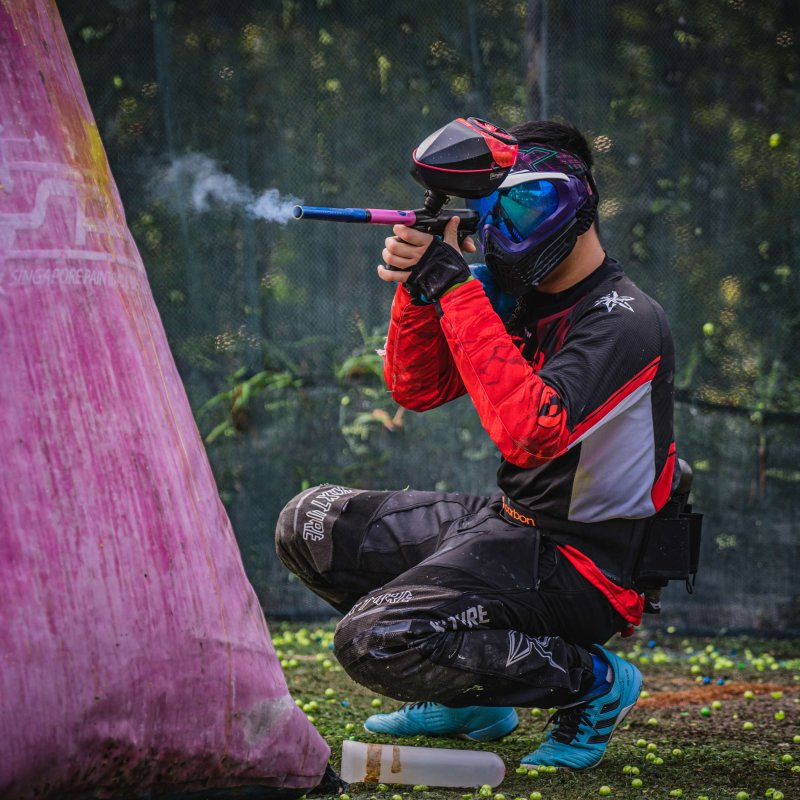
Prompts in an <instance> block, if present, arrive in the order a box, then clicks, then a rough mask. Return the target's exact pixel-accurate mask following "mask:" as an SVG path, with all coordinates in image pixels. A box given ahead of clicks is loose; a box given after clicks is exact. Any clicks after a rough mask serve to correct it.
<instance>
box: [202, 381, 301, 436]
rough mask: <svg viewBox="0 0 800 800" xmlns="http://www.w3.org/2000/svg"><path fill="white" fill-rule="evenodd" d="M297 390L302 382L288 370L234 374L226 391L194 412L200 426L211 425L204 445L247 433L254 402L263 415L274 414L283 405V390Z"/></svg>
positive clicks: (285, 394) (285, 393)
mask: <svg viewBox="0 0 800 800" xmlns="http://www.w3.org/2000/svg"><path fill="white" fill-rule="evenodd" d="M300 386H302V381H300V380H299V379H298V378H296V377H295V376H294V375H293V374H292V373H291V372H289V371H288V370H271V369H263V370H261V371H259V372H256V373H255V374H247V372H246V370H245V368H240V369H238V370H236V372H235V373H234V374H233V375H232V376H231V378H230V386H229V388H227V389H225V390H223V391H221V392H218V393H217V394H215V395H214V396H213V397H211V398H209V399H208V400H207V401H206V402H205V403H203V405H202V406H200V408H199V409H198V410H197V418H198V420H199V421H200V423H201V424H203V423H205V422H206V420H209V419H210V420H211V421H212V425H213V427H211V429H210V430H209V431H208V433H206V434H205V435H204V440H205V442H206V444H208V445H210V444H213V443H214V442H215V441H216V440H217V439H218V438H219V437H220V436H235V435H237V433H242V432H244V431H246V430H248V429H249V428H250V417H251V413H252V411H253V403H255V402H256V401H259V402H260V403H261V404H262V405H263V407H264V409H266V410H267V411H274V410H276V409H278V408H280V407H281V405H284V404H285V402H286V397H287V390H289V389H298V388H299V387H300ZM214 423H215V424H214Z"/></svg>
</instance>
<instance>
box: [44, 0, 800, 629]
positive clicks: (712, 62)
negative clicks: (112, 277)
mask: <svg viewBox="0 0 800 800" xmlns="http://www.w3.org/2000/svg"><path fill="white" fill-rule="evenodd" d="M58 5H59V9H60V11H61V14H62V16H63V18H64V23H65V25H66V27H67V30H68V33H69V34H70V38H71V41H72V45H73V48H74V51H75V55H76V58H77V61H78V65H79V68H80V70H81V74H82V76H83V80H84V82H85V85H86V89H87V92H88V95H89V98H90V101H91V102H92V105H93V109H94V112H95V116H96V118H97V120H98V125H99V126H100V130H101V135H102V137H103V141H104V143H105V146H106V149H107V152H108V155H109V159H110V162H111V166H112V169H113V171H114V174H115V177H116V180H117V183H118V185H119V187H120V191H121V192H122V196H123V200H124V203H125V207H126V210H127V214H128V221H129V224H130V226H131V228H132V230H133V233H134V236H135V237H136V240H137V243H138V245H139V247H140V249H141V251H142V256H143V259H144V262H145V264H146V266H147V268H148V273H149V276H150V281H151V284H152V286H153V290H154V293H155V295H156V300H157V302H158V304H159V308H160V311H161V314H162V317H163V320H164V324H165V327H166V330H167V333H168V336H169V337H170V342H171V346H172V349H173V352H174V354H175V357H176V360H177V362H178V366H179V369H180V370H181V374H182V376H183V378H184V380H185V382H186V386H187V389H188V392H189V396H190V399H191V401H192V403H193V407H194V408H195V410H196V414H197V419H198V424H199V426H200V429H201V432H202V433H203V435H204V436H206V437H207V442H208V448H209V454H210V457H211V460H212V463H213V465H214V469H215V473H216V477H217V481H218V483H219V487H220V491H221V493H222V496H223V499H224V501H225V503H226V506H227V508H228V510H229V513H230V515H231V518H232V521H233V524H234V528H235V530H236V533H237V536H238V538H239V542H240V544H241V547H242V551H243V553H244V556H245V563H246V567H247V569H248V572H249V574H250V577H251V579H252V580H253V582H254V584H255V586H256V589H257V591H258V592H259V594H260V596H261V598H262V601H263V603H264V605H265V608H266V609H267V613H268V614H269V615H270V616H273V617H276V616H298V615H313V614H320V613H328V611H329V609H328V607H327V606H325V605H324V604H323V603H321V602H320V601H318V600H316V599H315V598H313V597H312V596H311V595H310V594H309V593H308V592H306V590H305V589H303V588H302V587H300V586H299V585H298V584H296V583H293V582H292V581H291V580H290V578H289V576H288V574H287V573H286V571H285V570H284V568H283V567H282V566H281V565H280V564H278V563H277V562H276V559H275V556H274V550H273V544H272V529H273V525H274V521H275V518H276V516H277V514H278V511H279V510H280V508H281V507H282V506H283V504H284V503H285V502H286V501H287V500H288V499H289V497H291V496H292V495H293V494H294V493H296V492H297V491H299V490H300V489H301V488H302V487H303V486H305V485H311V484H314V483H316V482H320V481H334V482H346V483H351V484H355V485H359V486H369V487H385V488H388V487H402V486H406V485H413V486H414V487H416V488H433V487H438V488H446V489H449V490H464V491H489V490H490V489H491V488H492V487H493V485H494V470H495V468H496V465H497V455H496V451H495V450H494V447H493V446H492V445H491V443H490V442H489V440H488V439H487V437H486V436H485V434H484V433H483V432H482V429H481V428H480V425H479V423H478V422H477V420H476V418H475V414H474V412H473V410H472V408H471V406H470V404H469V401H468V400H462V401H458V402H456V403H454V404H453V405H452V407H451V408H443V409H439V410H437V411H434V412H429V413H427V414H424V415H419V414H413V413H408V414H405V415H400V417H397V416H396V414H397V408H396V406H393V404H392V403H391V401H390V400H389V398H388V397H387V395H386V393H385V391H384V389H383V386H382V383H381V381H380V379H379V378H378V376H377V373H376V369H377V364H378V362H377V356H376V355H375V352H374V351H375V349H376V348H377V347H379V346H380V344H381V341H382V339H383V335H384V334H385V330H386V326H387V317H388V308H389V304H390V300H391V289H390V288H389V287H388V286H386V285H385V284H382V283H381V282H380V281H378V280H377V279H376V278H375V276H374V266H375V264H376V263H377V262H378V259H379V254H380V249H381V246H382V241H383V237H384V236H385V235H387V233H388V231H387V230H384V229H382V228H378V227H371V226H353V225H336V224H332V223H319V222H295V221H292V222H288V223H287V222H285V221H283V222H277V221H274V220H275V219H276V217H277V218H280V219H282V220H285V218H286V216H287V214H286V209H287V207H288V206H289V205H291V203H292V202H293V199H294V198H296V199H300V200H302V201H304V202H306V203H310V204H318V205H342V206H372V207H387V208H393V207H394V208H409V207H414V206H418V205H420V203H421V189H420V187H419V186H418V185H417V184H415V183H414V181H413V179H412V178H411V177H410V176H409V174H408V168H409V165H410V152H411V150H412V148H413V147H414V146H415V145H416V144H418V143H419V142H420V141H421V140H422V139H423V138H424V137H425V136H426V135H427V134H428V133H430V132H431V131H433V130H434V129H436V128H438V127H440V126H441V125H443V124H445V123H446V122H448V121H450V120H451V119H453V118H455V117H457V116H462V115H465V114H475V115H478V116H484V117H486V118H488V119H491V120H492V121H495V122H497V123H498V124H501V125H505V126H508V125H511V124H513V123H515V122H519V121H522V120H524V119H526V118H529V117H539V116H541V117H545V116H552V117H554V118H559V119H562V120H566V121H569V122H572V123H574V124H576V125H578V126H579V127H580V128H582V129H583V130H584V131H585V132H586V133H587V135H588V137H589V139H590V140H591V141H592V143H593V145H594V148H595V151H596V160H597V163H596V168H595V172H596V176H597V182H598V185H599V188H600V193H601V206H600V217H601V235H602V238H603V241H604V243H605V244H606V246H607V249H608V251H609V252H610V253H611V254H612V255H614V256H615V257H617V258H618V259H619V260H620V261H621V262H622V263H623V265H624V266H625V267H626V269H627V270H628V272H629V273H630V274H631V276H632V277H633V278H634V280H636V281H637V282H638V283H639V284H640V285H641V286H642V288H644V289H645V290H646V291H648V292H650V293H651V294H653V295H654V296H655V297H656V298H657V299H658V300H659V301H660V302H661V303H662V305H664V307H665V308H666V310H667V313H668V314H669V316H670V319H671V320H672V324H673V329H674V334H675V339H676V347H677V355H678V372H677V376H676V382H677V386H678V392H679V404H678V409H677V433H678V436H679V439H678V447H679V454H680V455H681V456H682V457H683V458H685V459H686V460H688V461H689V462H690V463H692V464H693V465H694V467H695V471H696V480H695V487H696V491H695V500H696V506H697V507H698V508H700V509H701V510H702V511H704V512H705V513H706V526H705V537H704V542H703V554H702V571H701V573H700V576H699V578H698V582H697V587H696V592H695V595H694V597H692V598H689V597H688V596H687V595H686V594H685V593H684V592H683V590H682V589H680V590H679V589H678V588H677V587H674V586H673V587H670V590H669V592H668V599H669V602H668V603H667V606H668V609H667V611H666V613H665V614H664V615H663V616H662V618H661V621H662V622H663V624H665V625H667V624H676V625H677V624H679V625H681V626H683V627H684V628H694V629H707V630H719V629H722V628H727V629H743V628H748V629H754V628H760V629H764V630H769V631H771V632H776V631H789V630H792V631H794V632H797V631H798V630H800V627H798V626H800V623H798V618H799V617H800V600H798V597H799V595H798V589H797V588H796V585H795V582H794V581H793V580H792V578H793V571H794V565H795V564H796V563H797V562H798V558H799V557H800V545H799V544H798V541H800V537H798V535H797V534H798V520H797V516H798V494H799V492H800V471H798V466H797V464H798V453H799V452H800V446H798V430H799V427H798V419H800V417H798V412H800V369H798V367H800V347H798V345H799V344H800V337H798V329H799V328H800V300H799V299H798V293H797V263H796V252H795V247H796V242H797V241H798V222H797V217H798V214H797V211H798V202H797V199H796V198H797V196H798V191H799V190H800V113H798V112H799V111H800V102H798V100H799V98H800V54H799V53H798V42H797V38H798V37H800V10H798V8H799V7H798V6H797V4H796V3H794V2H779V1H778V0H764V2H759V3H751V2H745V1H744V0H728V2H724V1H723V0H691V1H690V0H666V1H665V2H660V3H652V2H649V0H638V1H637V2H633V1H631V2H611V1H610V0H597V2H592V3H573V2H556V1H555V0H553V1H552V2H549V3H547V2H538V1H536V0H529V1H528V2H511V0H483V1H482V2H481V1H479V0H459V2H455V0H453V1H451V2H442V3H427V2H419V1H418V0H413V1H412V0H410V1H409V2H403V3H392V4H390V3H385V4H376V3H374V2H371V1H370V0H308V2H300V0H282V1H280V2H279V1H278V0H260V2H255V0H252V1H251V2H234V1H232V0H228V2H205V0H198V1H197V2H193V3H178V2H166V0H152V2H145V1H144V0H106V2H97V0H91V1H90V0H61V2H59V3H58Z"/></svg>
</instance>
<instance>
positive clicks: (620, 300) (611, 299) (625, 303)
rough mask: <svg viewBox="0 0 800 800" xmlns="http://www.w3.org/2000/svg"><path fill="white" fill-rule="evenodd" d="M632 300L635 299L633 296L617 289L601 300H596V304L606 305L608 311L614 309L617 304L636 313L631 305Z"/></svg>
mask: <svg viewBox="0 0 800 800" xmlns="http://www.w3.org/2000/svg"><path fill="white" fill-rule="evenodd" d="M630 300H633V298H632V297H627V296H626V295H624V294H617V291H616V289H615V290H614V291H613V292H611V294H607V295H605V296H604V297H601V298H600V299H599V300H596V301H595V304H594V305H595V306H605V307H606V311H613V310H614V309H615V308H616V307H617V306H619V307H620V308H626V309H628V311H630V312H631V313H635V312H634V311H633V309H632V308H631V305H630V302H629V301H630Z"/></svg>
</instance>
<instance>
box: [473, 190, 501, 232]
mask: <svg viewBox="0 0 800 800" xmlns="http://www.w3.org/2000/svg"><path fill="white" fill-rule="evenodd" d="M498 196H499V195H498V193H497V192H492V194H490V195H489V196H488V197H478V198H475V199H472V198H467V199H466V206H467V208H468V209H470V211H474V212H476V213H477V215H478V216H479V217H480V220H481V225H482V224H483V223H484V222H487V221H488V220H487V217H489V216H490V215H491V213H492V211H493V210H494V208H495V206H496V205H497V198H498Z"/></svg>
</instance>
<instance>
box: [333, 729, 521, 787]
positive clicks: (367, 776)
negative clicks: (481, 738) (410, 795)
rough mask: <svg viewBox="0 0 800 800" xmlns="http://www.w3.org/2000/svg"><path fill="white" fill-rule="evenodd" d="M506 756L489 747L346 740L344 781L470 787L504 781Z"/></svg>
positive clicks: (343, 767)
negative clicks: (447, 746)
mask: <svg viewBox="0 0 800 800" xmlns="http://www.w3.org/2000/svg"><path fill="white" fill-rule="evenodd" d="M505 774H506V767H505V764H504V763H503V759H501V758H500V756H498V755H496V754H495V753H489V752H487V751H485V750H451V749H449V748H442V747H407V746H404V745H396V744H367V743H365V742H353V741H350V740H346V741H345V742H343V743H342V769H341V777H342V780H344V781H346V782H347V783H357V782H363V783H386V784H392V783H401V784H409V785H411V784H413V785H425V786H453V787H462V788H470V787H476V786H483V785H485V784H488V785H489V786H491V787H492V788H494V787H495V786H499V785H500V783H502V781H503V778H504V777H505Z"/></svg>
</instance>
